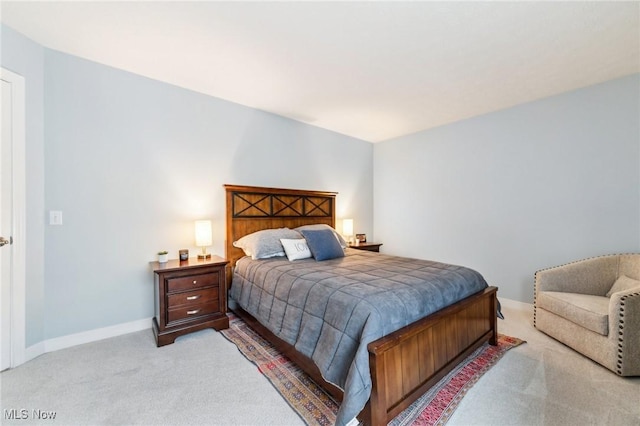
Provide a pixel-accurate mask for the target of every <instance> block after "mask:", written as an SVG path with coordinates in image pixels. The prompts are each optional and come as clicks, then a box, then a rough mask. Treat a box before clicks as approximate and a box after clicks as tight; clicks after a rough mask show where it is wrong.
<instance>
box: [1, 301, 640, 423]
mask: <svg viewBox="0 0 640 426" xmlns="http://www.w3.org/2000/svg"><path fill="white" fill-rule="evenodd" d="M501 302H502V306H503V313H504V314H505V317H506V319H505V320H504V321H502V320H499V321H498V327H499V331H500V332H501V333H504V334H508V335H511V336H516V337H519V338H521V339H523V340H526V341H527V344H525V345H521V346H518V347H517V348H514V349H511V350H510V351H509V352H507V353H506V354H505V355H504V357H503V358H502V359H501V360H500V361H499V362H498V363H497V364H496V365H495V366H494V367H493V368H492V369H491V370H490V371H489V372H487V373H486V374H485V375H484V376H483V377H482V378H481V379H480V380H479V381H478V383H476V385H475V386H474V387H473V388H471V390H470V391H469V392H468V393H467V395H466V396H465V398H464V399H463V401H462V403H461V404H460V406H459V407H458V409H457V410H456V411H455V413H454V414H453V416H452V417H451V419H450V420H449V423H448V425H451V426H454V425H460V426H462V425H464V426H466V425H569V426H571V425H576V426H577V425H621V426H622V425H640V378H632V379H629V378H627V379H623V378H620V377H617V376H615V375H614V374H612V373H610V372H609V371H608V370H606V369H604V368H603V367H600V366H599V365H597V364H595V363H593V362H591V361H590V360H588V359H586V358H584V357H582V356H581V355H578V354H576V353H575V352H573V351H572V350H570V349H569V348H567V347H565V346H564V345H562V344H560V343H558V342H555V341H554V340H552V339H551V338H549V337H547V336H545V335H543V334H542V333H539V332H538V331H536V330H535V329H534V328H533V326H532V325H531V309H532V307H531V305H527V304H521V303H518V302H511V301H508V300H505V299H501ZM0 387H1V390H0V396H1V398H0V408H1V410H2V412H1V413H0V414H1V415H2V418H1V419H0V423H1V424H3V425H5V424H6V425H18V424H19V425H27V424H39V425H42V424H59V425H129V424H131V425H133V424H139V425H300V424H303V422H302V421H301V420H300V418H299V417H298V416H297V415H296V414H295V413H294V412H293V410H292V409H291V408H290V407H289V406H288V405H287V403H286V402H285V401H284V400H283V399H282V398H281V397H280V396H279V394H278V393H277V392H276V391H275V390H274V389H273V388H272V387H271V385H270V384H269V383H268V381H267V380H266V379H265V378H264V377H263V376H262V374H260V373H259V372H258V371H257V369H256V367H255V366H254V365H253V364H251V363H250V362H248V361H247V360H246V359H245V358H244V356H243V355H241V354H240V352H239V351H238V350H237V348H236V347H235V345H233V344H232V343H231V342H229V341H227V340H226V339H225V338H224V337H222V336H221V335H220V334H219V333H216V332H214V331H212V330H206V331H203V332H199V333H194V334H191V335H187V336H184V337H181V338H179V339H178V340H177V341H176V343H175V344H173V345H168V346H165V347H162V348H156V347H155V343H154V341H153V335H152V333H151V330H148V331H143V332H137V333H132V334H128V335H125V336H120V337H116V338H113V339H107V340H103V341H100V342H95V343H90V344H86V345H81V346H76V347H73V348H69V349H64V350H61V351H57V352H52V353H48V354H45V355H43V356H41V357H38V358H37V359H35V360H33V361H30V362H28V363H27V364H24V365H22V366H20V367H18V368H16V369H13V370H9V371H6V372H3V373H1V374H0ZM21 410H25V411H21ZM38 410H42V411H43V412H49V411H53V412H55V413H56V417H55V419H54V420H53V421H52V420H46V421H43V420H38V419H36V418H34V415H36V414H37V413H38ZM25 412H26V413H27V416H26V417H27V418H26V419H20V420H18V419H14V420H10V419H8V418H7V417H8V416H11V414H12V413H14V414H17V415H18V416H22V413H25ZM14 417H15V416H14ZM22 417H24V416H22Z"/></svg>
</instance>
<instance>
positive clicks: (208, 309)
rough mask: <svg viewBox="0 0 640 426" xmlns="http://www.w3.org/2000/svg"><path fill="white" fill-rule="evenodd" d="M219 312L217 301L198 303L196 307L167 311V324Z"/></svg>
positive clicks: (182, 307)
mask: <svg viewBox="0 0 640 426" xmlns="http://www.w3.org/2000/svg"><path fill="white" fill-rule="evenodd" d="M219 311H220V307H219V303H218V300H217V299H216V300H214V301H209V302H208V303H198V304H197V305H189V306H181V307H178V308H174V309H169V312H168V314H169V315H168V316H169V318H168V322H167V323H172V322H174V321H178V320H182V319H186V318H196V317H199V316H202V315H207V314H213V313H215V312H219Z"/></svg>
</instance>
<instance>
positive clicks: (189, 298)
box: [187, 294, 200, 300]
mask: <svg viewBox="0 0 640 426" xmlns="http://www.w3.org/2000/svg"><path fill="white" fill-rule="evenodd" d="M196 299H200V295H199V294H198V295H196V296H188V297H187V300H196Z"/></svg>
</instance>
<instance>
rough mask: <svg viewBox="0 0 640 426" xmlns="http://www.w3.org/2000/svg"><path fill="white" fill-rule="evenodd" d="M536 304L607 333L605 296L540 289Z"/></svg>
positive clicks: (606, 300) (601, 332) (606, 301)
mask: <svg viewBox="0 0 640 426" xmlns="http://www.w3.org/2000/svg"><path fill="white" fill-rule="evenodd" d="M536 306H537V307H539V308H541V309H546V310H547V311H549V312H552V313H554V314H556V315H559V316H561V317H563V318H565V319H567V320H569V321H571V322H573V323H575V324H578V325H579V326H581V327H584V328H587V329H589V330H591V331H594V332H596V333H599V334H602V335H603V336H607V335H608V334H609V298H607V297H602V296H592V295H590V294H577V293H563V292H559V291H541V292H539V293H538V297H537V300H536Z"/></svg>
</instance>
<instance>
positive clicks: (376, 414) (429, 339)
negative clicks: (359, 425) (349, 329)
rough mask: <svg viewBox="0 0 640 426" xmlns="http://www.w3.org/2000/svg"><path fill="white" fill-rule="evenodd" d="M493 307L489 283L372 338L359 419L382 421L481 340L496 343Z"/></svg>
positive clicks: (494, 294) (494, 297)
mask: <svg viewBox="0 0 640 426" xmlns="http://www.w3.org/2000/svg"><path fill="white" fill-rule="evenodd" d="M496 312H497V288H496V287H489V288H487V289H485V290H484V291H482V292H479V293H476V294H475V295H472V296H470V297H468V298H466V299H464V300H462V301H460V302H458V303H456V304H454V305H451V306H449V307H447V308H444V309H442V310H440V311H438V312H436V313H435V314H433V315H430V316H428V317H425V318H423V319H422V320H420V321H417V322H415V323H413V324H410V325H408V326H406V327H404V328H402V329H400V330H398V331H396V332H394V333H392V334H389V335H387V336H385V337H383V338H381V339H378V340H376V341H374V342H372V343H370V344H369V346H368V349H369V363H370V369H371V379H372V382H373V388H372V390H371V397H370V399H369V403H368V404H367V406H366V407H365V409H364V410H363V412H362V413H361V416H360V417H361V420H362V421H364V422H365V423H366V424H372V425H386V424H387V423H388V422H389V421H391V420H392V419H393V418H394V417H396V416H397V415H398V414H400V413H401V412H402V411H403V410H404V409H406V408H407V407H409V405H411V404H412V403H413V402H414V401H415V400H416V399H418V398H419V397H420V396H421V395H423V394H424V393H425V392H426V391H427V390H428V389H429V388H431V387H432V386H433V385H435V384H436V383H437V382H438V381H439V380H440V379H441V378H442V377H444V376H445V375H446V374H447V373H449V372H450V371H451V370H452V369H453V368H454V367H455V366H457V365H458V364H459V363H460V362H461V361H462V360H464V359H465V358H466V357H467V356H469V355H470V354H471V353H472V352H473V351H475V350H476V349H477V348H479V347H480V346H481V345H483V344H484V343H485V342H489V343H490V344H492V345H496V344H497V337H498V334H497V316H496Z"/></svg>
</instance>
